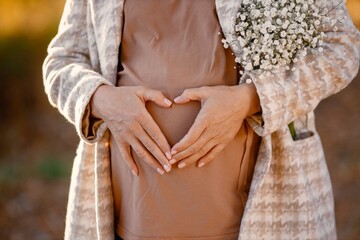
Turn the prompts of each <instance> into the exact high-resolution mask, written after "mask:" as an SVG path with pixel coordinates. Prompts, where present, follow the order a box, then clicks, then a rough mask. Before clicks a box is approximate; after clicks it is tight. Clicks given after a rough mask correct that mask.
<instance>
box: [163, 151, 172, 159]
mask: <svg viewBox="0 0 360 240" xmlns="http://www.w3.org/2000/svg"><path fill="white" fill-rule="evenodd" d="M165 156H166V158H167V159H169V160H170V159H171V157H172V156H171V154H170V153H169V152H166V153H165Z"/></svg>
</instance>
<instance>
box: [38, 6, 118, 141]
mask: <svg viewBox="0 0 360 240" xmlns="http://www.w3.org/2000/svg"><path fill="white" fill-rule="evenodd" d="M87 10H88V1H87V0H67V1H66V4H65V9H64V12H63V15H62V18H61V21H60V25H59V29H58V33H57V35H56V36H55V38H54V39H53V40H52V41H51V43H50V45H49V47H48V56H47V57H46V59H45V61H44V64H43V79H44V87H45V92H46V94H47V96H48V98H49V101H50V103H51V105H53V106H54V107H56V108H58V110H59V111H60V113H61V114H62V115H63V116H65V118H66V119H67V120H68V121H70V122H71V123H72V124H74V125H75V127H76V131H77V133H78V135H79V136H80V138H81V139H83V140H84V141H86V142H88V143H93V142H96V141H98V140H99V139H100V138H101V136H102V134H103V133H104V131H105V130H106V126H105V123H103V121H101V120H100V119H94V118H92V117H91V115H90V108H89V101H90V99H91V96H92V94H93V93H94V92H95V90H96V89H97V88H98V87H99V86H100V85H102V84H111V83H110V82H109V81H107V80H106V79H105V78H104V77H103V76H102V75H101V74H100V73H99V72H97V71H95V70H94V68H93V66H92V64H91V61H90V56H89V48H88V47H89V42H88V28H87V24H88V23H87Z"/></svg>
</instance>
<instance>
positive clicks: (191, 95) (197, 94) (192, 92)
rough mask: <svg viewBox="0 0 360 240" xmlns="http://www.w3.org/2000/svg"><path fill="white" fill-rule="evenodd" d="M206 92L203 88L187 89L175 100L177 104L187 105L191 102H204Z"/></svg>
mask: <svg viewBox="0 0 360 240" xmlns="http://www.w3.org/2000/svg"><path fill="white" fill-rule="evenodd" d="M205 97H206V96H205V91H204V89H203V88H190V89H186V90H185V91H184V92H183V93H182V94H181V95H180V96H178V97H176V98H175V99H174V102H175V103H178V104H181V103H187V102H190V101H202V100H204V99H205Z"/></svg>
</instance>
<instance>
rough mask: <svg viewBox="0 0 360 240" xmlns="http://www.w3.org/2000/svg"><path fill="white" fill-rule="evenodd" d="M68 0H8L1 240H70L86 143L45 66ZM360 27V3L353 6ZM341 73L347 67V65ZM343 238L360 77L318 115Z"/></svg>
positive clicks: (352, 194)
mask: <svg viewBox="0 0 360 240" xmlns="http://www.w3.org/2000/svg"><path fill="white" fill-rule="evenodd" d="M64 2H65V1H64V0H0V239H6V240H7V239H8V240H22V239H27V240H32V239H36V240H53V239H54V240H55V239H62V238H63V231H64V219H65V210H66V203H67V194H68V188H69V178H70V170H71V166H72V161H73V158H74V155H75V148H76V146H77V143H78V138H77V136H76V134H75V130H74V127H73V126H72V125H70V124H69V123H67V122H66V120H65V119H64V118H63V117H62V116H61V115H60V114H59V113H58V112H57V110H55V109H53V108H52V107H50V105H49V103H48V101H47V98H46V96H45V94H44V90H43V83H42V77H41V65H42V61H43V59H44V58H45V56H46V47H47V45H48V43H49V42H50V40H51V38H52V37H53V36H54V35H55V34H56V31H57V25H58V23H59V20H60V17H61V13H62V9H63V5H64ZM347 2H348V3H347V5H348V9H349V11H350V13H351V15H352V17H353V20H354V22H355V24H356V25H357V27H358V28H359V29H360V0H348V1H347ZM339 67H341V66H339ZM316 114H317V126H318V131H319V133H320V136H321V138H322V141H323V144H324V148H325V154H326V157H327V161H328V165H329V170H330V174H331V178H332V181H333V187H334V194H335V201H336V217H337V226H338V236H339V239H344V240H351V239H354V240H355V239H359V238H360V208H359V206H358V203H359V201H360V161H359V160H360V143H359V142H360V140H359V139H360V75H358V77H357V78H356V79H355V80H354V81H353V82H352V83H351V84H350V86H349V87H347V88H346V89H345V90H344V91H342V92H340V93H338V94H336V95H334V96H332V97H330V98H328V99H326V100H324V101H323V102H321V104H320V105H319V106H318V108H317V109H316Z"/></svg>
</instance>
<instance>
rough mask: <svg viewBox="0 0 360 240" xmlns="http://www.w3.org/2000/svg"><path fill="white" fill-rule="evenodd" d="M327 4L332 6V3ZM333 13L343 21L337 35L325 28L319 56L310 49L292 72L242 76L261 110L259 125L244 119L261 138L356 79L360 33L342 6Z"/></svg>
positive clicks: (249, 119)
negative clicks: (248, 81)
mask: <svg viewBox="0 0 360 240" xmlns="http://www.w3.org/2000/svg"><path fill="white" fill-rule="evenodd" d="M327 3H328V4H332V3H333V4H335V1H327ZM340 10H342V11H340ZM335 11H337V12H338V14H340V15H341V17H345V18H344V20H343V21H342V23H341V24H338V26H339V30H338V31H336V32H334V31H333V30H332V28H331V27H330V26H325V29H324V32H325V34H326V38H325V41H324V46H323V48H324V51H323V52H322V53H320V52H319V51H318V49H312V50H311V51H310V52H309V53H308V55H307V56H306V57H304V58H302V59H301V61H299V62H297V63H296V64H295V65H294V67H295V68H296V70H295V71H291V70H289V71H286V70H282V71H280V72H278V73H272V74H271V75H270V76H267V77H266V78H264V79H261V78H260V75H259V74H256V73H254V72H247V73H245V74H246V75H245V76H244V77H245V78H246V77H250V78H251V79H253V82H254V84H255V86H256V89H257V92H258V95H259V98H260V105H261V108H262V115H261V117H262V123H261V121H258V120H259V118H255V117H251V118H248V119H247V120H248V122H249V123H250V124H251V125H252V127H253V128H254V130H255V131H256V132H257V134H259V135H260V136H264V135H267V134H270V133H272V132H275V131H277V130H279V129H280V128H281V127H284V126H286V125H287V124H289V123H290V122H292V121H294V120H295V119H297V118H299V117H300V116H303V115H306V114H308V113H309V112H311V111H313V110H314V109H315V107H316V106H317V105H318V103H319V102H320V101H321V100H322V99H324V98H326V97H328V96H330V95H332V94H335V93H337V92H338V91H340V90H341V89H343V88H344V87H346V86H347V85H348V84H349V83H350V82H351V81H352V79H353V78H354V77H355V76H356V74H357V72H358V69H359V59H360V34H359V31H358V30H357V29H356V28H355V26H354V25H353V23H352V21H351V18H350V16H349V14H348V12H347V10H346V7H345V4H342V5H341V6H340V8H339V9H337V10H335ZM335 11H334V12H333V14H335Z"/></svg>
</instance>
